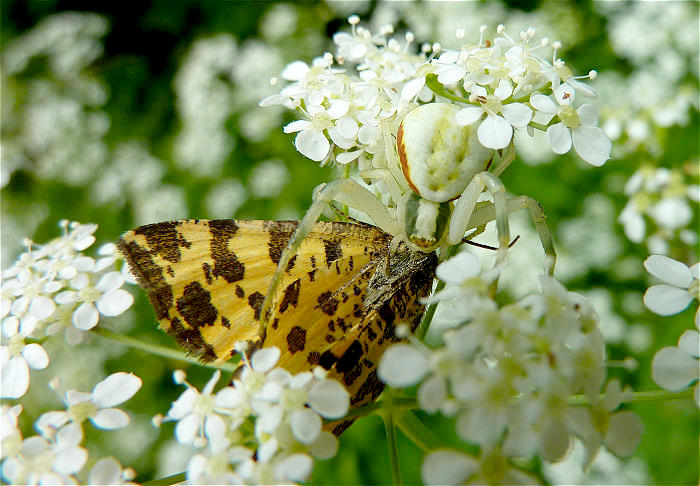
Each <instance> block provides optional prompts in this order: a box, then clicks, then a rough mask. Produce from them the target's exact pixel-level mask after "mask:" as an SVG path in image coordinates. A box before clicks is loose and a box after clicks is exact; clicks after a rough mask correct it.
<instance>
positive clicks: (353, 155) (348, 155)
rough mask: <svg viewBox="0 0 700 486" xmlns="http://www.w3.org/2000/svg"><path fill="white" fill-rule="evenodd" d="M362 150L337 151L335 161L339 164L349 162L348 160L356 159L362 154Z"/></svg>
mask: <svg viewBox="0 0 700 486" xmlns="http://www.w3.org/2000/svg"><path fill="white" fill-rule="evenodd" d="M362 152H363V151H362V150H353V151H352V152H342V153H339V154H338V155H337V156H336V158H335V161H336V162H338V163H339V164H343V165H344V164H349V163H350V162H352V161H354V160H357V158H358V157H359V156H360V155H362Z"/></svg>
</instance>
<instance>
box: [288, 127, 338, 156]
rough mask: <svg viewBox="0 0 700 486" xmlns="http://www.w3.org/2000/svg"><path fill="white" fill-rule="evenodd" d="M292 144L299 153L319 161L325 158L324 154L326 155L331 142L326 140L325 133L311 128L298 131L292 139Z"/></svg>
mask: <svg viewBox="0 0 700 486" xmlns="http://www.w3.org/2000/svg"><path fill="white" fill-rule="evenodd" d="M294 146H295V147H296V148H297V150H298V151H299V153H301V154H302V155H304V156H305V157H308V158H309V159H311V160H314V161H316V162H320V161H322V160H323V159H325V158H326V155H328V151H329V150H330V148H331V144H330V143H329V142H328V139H327V138H326V137H325V135H323V133H321V132H319V131H318V130H313V129H309V130H304V131H303V132H299V134H298V135H297V136H296V138H295V139H294Z"/></svg>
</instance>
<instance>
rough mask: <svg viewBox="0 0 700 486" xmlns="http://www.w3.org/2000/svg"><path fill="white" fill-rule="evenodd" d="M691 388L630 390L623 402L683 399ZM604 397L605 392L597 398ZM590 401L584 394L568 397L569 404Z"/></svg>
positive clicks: (690, 393) (581, 403)
mask: <svg viewBox="0 0 700 486" xmlns="http://www.w3.org/2000/svg"><path fill="white" fill-rule="evenodd" d="M692 397H693V390H692V388H689V389H687V390H681V391H677V392H672V391H668V390H650V391H640V392H632V393H631V394H630V395H629V397H627V399H626V400H625V401H624V402H623V403H636V402H654V401H659V400H683V399H685V398H692ZM603 398H605V393H601V394H600V395H599V398H598V399H599V400H602V399H603ZM590 404H591V401H590V400H589V399H588V397H587V396H586V395H574V396H572V397H570V398H569V405H590Z"/></svg>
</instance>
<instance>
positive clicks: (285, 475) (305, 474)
mask: <svg viewBox="0 0 700 486" xmlns="http://www.w3.org/2000/svg"><path fill="white" fill-rule="evenodd" d="M313 463H314V462H313V460H312V459H311V458H310V457H309V456H307V455H306V454H301V453H298V454H292V455H291V456H287V457H285V458H284V459H282V460H281V461H279V462H278V463H277V464H276V465H275V476H276V477H277V478H279V479H281V480H283V481H286V480H291V481H299V482H304V481H306V480H307V479H309V476H310V475H311V469H312V466H313Z"/></svg>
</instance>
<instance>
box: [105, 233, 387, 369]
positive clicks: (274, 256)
mask: <svg viewBox="0 0 700 486" xmlns="http://www.w3.org/2000/svg"><path fill="white" fill-rule="evenodd" d="M298 224H299V222H298V221H246V220H183V221H171V222H163V223H156V224H149V225H145V226H141V227H139V228H136V229H133V230H131V231H128V232H126V233H125V234H124V235H123V236H122V238H121V239H120V240H119V242H118V247H119V249H120V251H121V252H122V254H123V255H124V257H125V258H126V261H127V263H128V264H129V266H130V268H131V270H132V272H133V273H134V274H135V275H136V277H137V279H138V281H139V283H140V284H141V286H142V287H143V288H144V289H145V290H146V293H147V295H148V298H149V300H150V301H151V304H152V305H153V308H154V310H155V313H156V317H157V318H158V320H159V323H160V327H161V328H162V329H164V330H165V331H167V332H168V333H169V334H171V335H172V336H173V337H174V338H175V340H176V341H177V342H178V344H180V345H181V346H182V347H184V348H185V349H186V350H188V351H189V352H190V353H191V354H193V355H195V356H198V357H200V359H202V360H203V361H214V362H217V363H221V362H224V361H226V360H227V359H229V358H230V357H231V356H232V355H233V354H235V351H234V344H235V343H236V342H237V341H249V342H251V343H253V345H259V344H260V341H261V336H260V335H259V331H260V330H259V320H260V309H261V306H262V303H263V300H264V296H265V293H266V292H267V288H268V286H269V284H270V281H271V280H272V277H273V275H274V273H275V270H276V268H277V263H278V262H279V259H280V256H281V254H282V251H283V249H284V248H285V246H286V244H287V242H288V241H289V239H290V238H291V236H292V234H293V232H294V230H295V229H296V227H297V226H298ZM390 239H391V237H390V236H389V235H387V234H385V233H383V232H382V231H381V230H379V229H377V228H375V227H372V226H367V225H357V224H351V223H329V222H317V223H316V224H314V226H313V229H312V231H311V232H310V233H309V235H308V236H307V237H306V238H305V240H304V242H303V243H302V245H301V247H300V249H299V251H298V252H297V254H296V255H295V257H294V258H293V259H292V260H291V261H290V262H289V264H288V265H287V269H286V271H285V273H284V276H283V279H282V282H281V285H280V286H279V289H280V290H279V291H278V293H277V295H275V296H274V297H273V301H272V308H273V309H274V310H275V314H274V315H273V316H272V319H271V320H270V321H269V322H270V327H271V328H270V329H269V332H268V333H266V334H268V335H274V334H276V332H275V329H274V328H275V326H278V325H279V322H280V320H282V321H284V322H285V324H288V323H287V320H290V319H297V318H302V316H305V315H306V314H307V312H308V313H311V314H314V313H322V312H323V310H322V309H323V307H319V305H318V304H319V302H322V301H323V300H324V298H326V297H328V296H331V295H335V294H336V292H337V291H338V289H341V288H345V287H346V285H345V284H346V283H347V282H350V281H354V280H356V275H357V274H359V273H362V272H363V271H365V273H366V270H367V269H368V268H369V267H371V266H372V265H373V264H372V262H373V261H377V259H378V258H379V257H380V256H381V255H384V254H386V251H387V246H388V243H389V241H390ZM295 292H296V294H295ZM300 295H303V296H304V300H302V301H300V300H299V296H300ZM306 296H311V297H312V299H311V301H309V300H308V299H306ZM355 301H357V299H355ZM311 302H314V305H311ZM329 302H330V303H331V304H332V302H333V301H332V300H331V301H329ZM355 303H357V302H355ZM331 304H327V305H331ZM318 309H321V310H318ZM286 310H289V314H285V311H286ZM292 310H293V311H294V312H292ZM292 314H293V315H292ZM304 319H305V318H304ZM287 327H290V326H288V325H287ZM292 327H293V326H292ZM290 329H291V327H290ZM282 349H283V351H286V350H287V349H288V346H285V347H284V348H282ZM291 349H294V346H292V348H291ZM308 368H309V365H308V364H306V365H305V369H308Z"/></svg>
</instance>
